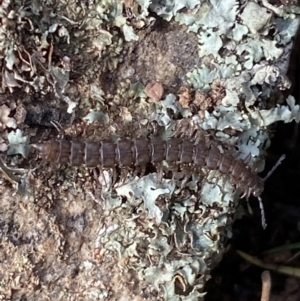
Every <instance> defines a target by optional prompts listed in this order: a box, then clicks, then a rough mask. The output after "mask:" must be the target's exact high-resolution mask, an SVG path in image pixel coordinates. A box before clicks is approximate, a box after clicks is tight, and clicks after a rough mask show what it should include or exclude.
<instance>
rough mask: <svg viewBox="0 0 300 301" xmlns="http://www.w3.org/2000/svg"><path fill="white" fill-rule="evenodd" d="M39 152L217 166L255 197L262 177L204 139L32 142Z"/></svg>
mask: <svg viewBox="0 0 300 301" xmlns="http://www.w3.org/2000/svg"><path fill="white" fill-rule="evenodd" d="M32 146H33V147H34V148H36V149H37V150H38V151H39V152H40V156H41V157H42V158H45V159H46V160H48V161H54V162H56V163H61V164H70V165H71V166H80V165H83V164H84V165H85V166H87V167H96V166H100V167H102V168H113V167H115V166H119V167H120V168H132V169H133V168H141V170H145V166H146V165H147V164H148V163H151V164H153V165H159V164H160V163H161V162H162V161H164V160H165V161H167V162H168V165H169V166H170V169H171V168H172V169H173V168H174V169H175V170H172V171H173V172H177V171H178V170H179V169H181V170H183V171H186V173H191V172H197V171H200V170H201V169H203V168H205V169H207V170H218V171H219V172H220V173H222V174H224V175H227V176H229V177H230V179H231V181H232V184H234V185H235V186H236V187H239V188H241V190H242V191H243V192H244V194H245V195H248V196H249V195H250V194H253V195H254V196H257V197H259V196H260V195H261V193H262V192H263V189H264V183H263V180H262V179H261V178H260V177H259V176H257V175H256V174H255V173H254V172H253V171H252V170H251V168H250V167H249V166H247V165H246V163H245V162H244V161H243V160H241V159H236V158H235V157H234V155H233V154H231V153H230V152H229V151H227V152H225V153H221V151H220V150H219V148H218V147H217V146H216V145H215V144H211V145H210V146H207V145H206V144H205V142H204V141H200V142H198V143H193V142H191V141H190V140H188V139H184V138H170V139H168V140H166V141H164V140H162V139H160V138H158V137H151V138H137V139H120V140H118V141H117V142H114V141H112V140H102V141H85V142H81V141H68V140H49V141H46V142H43V143H39V144H33V145H32Z"/></svg>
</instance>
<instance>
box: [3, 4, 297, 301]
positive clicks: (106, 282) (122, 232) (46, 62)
mask: <svg viewBox="0 0 300 301" xmlns="http://www.w3.org/2000/svg"><path fill="white" fill-rule="evenodd" d="M299 14H300V9H299V6H297V5H289V4H286V5H281V6H274V5H272V4H270V3H269V2H267V1H261V2H260V3H257V2H254V1H244V2H243V4H241V3H240V2H238V1H236V0H230V1H222V0H211V1H192V0H189V1H184V0H182V1H173V0H164V1H148V0H136V1H115V0H105V1H103V0H95V1H88V2H82V1H81V2H80V1H79V2H78V1H65V0H62V1H59V2H57V3H56V4H55V5H53V3H52V2H51V1H46V0H45V1H31V2H30V3H28V2H26V1H23V0H18V1H9V0H7V1H2V3H1V4H0V19H1V24H2V26H1V28H0V64H1V69H2V72H1V74H2V76H1V83H2V85H1V89H0V90H1V91H0V92H1V95H0V151H1V153H2V154H3V158H4V161H2V160H1V161H0V170H1V174H0V184H1V185H0V195H1V200H0V202H1V206H0V207H1V210H0V223H1V225H2V226H1V232H0V235H1V241H2V244H1V252H0V254H1V256H2V258H1V260H0V272H1V285H0V298H1V299H3V300H21V299H26V300H45V299H52V300H172V301H173V300H174V301H177V300H178V301H180V300H182V301H194V300H203V296H204V295H205V292H204V285H205V282H206V280H207V279H208V278H209V277H210V270H211V269H212V268H213V267H214V266H215V265H216V264H217V263H218V262H219V261H220V260H221V258H222V255H223V254H224V252H225V246H226V241H227V239H228V238H229V237H230V236H231V226H232V223H233V219H234V216H235V213H236V212H235V210H236V207H237V204H238V200H239V196H240V194H239V190H236V189H235V188H234V187H233V185H232V183H231V181H230V177H228V176H226V175H225V176H224V175H221V174H220V173H219V172H218V171H215V170H210V171H209V170H206V168H205V166H204V168H203V169H201V170H195V169H193V168H191V167H190V166H189V167H188V168H187V169H188V170H191V171H193V172H191V174H190V177H189V178H188V179H187V181H186V183H185V185H183V186H184V187H182V182H183V178H184V170H181V171H177V172H175V171H174V170H173V171H174V172H173V173H171V174H167V173H166V174H164V177H163V179H160V174H159V173H158V172H156V171H157V170H155V168H153V166H152V167H149V168H147V169H146V174H145V175H143V176H141V175H139V174H135V173H134V172H133V171H130V170H129V171H128V173H127V171H126V170H122V167H121V168H119V169H121V171H120V170H118V171H117V173H116V172H115V171H114V170H110V169H108V170H99V169H94V170H90V169H87V168H85V167H83V166H80V167H71V166H63V167H61V166H57V165H56V164H55V163H54V162H51V163H47V162H44V161H41V160H40V159H38V158H37V155H36V154H35V153H34V152H31V151H30V143H37V142H38V141H41V140H42V141H43V140H46V139H50V138H53V137H54V138H56V137H57V135H58V134H59V135H62V134H64V135H68V136H71V138H70V139H79V140H84V141H85V140H89V139H92V140H103V139H110V140H112V141H117V140H118V139H119V138H120V137H124V136H128V137H130V139H134V138H137V137H139V136H144V137H148V136H149V135H158V136H159V137H160V138H162V139H168V138H170V137H172V136H174V135H179V136H184V137H186V138H187V139H194V141H197V139H203V136H204V137H205V139H207V140H209V142H213V143H216V144H217V145H218V147H219V148H220V151H222V152H226V151H227V152H228V151H229V152H236V157H237V158H243V159H245V158H246V160H247V162H248V165H249V166H250V167H251V168H252V169H253V170H256V171H259V170H262V169H263V165H264V161H263V159H262V154H263V151H264V149H265V148H266V147H268V146H269V144H270V132H269V131H268V130H267V126H269V125H271V124H273V123H274V122H276V121H284V122H291V121H292V120H296V121H297V122H299V121H300V113H299V112H300V110H299V105H297V104H295V100H294V98H293V96H291V95H290V96H288V97H287V98H285V96H284V95H283V94H282V90H285V89H288V88H289V86H290V81H289V79H288V78H287V77H286V72H287V68H288V63H289V56H290V52H291V49H292V44H293V38H294V36H295V35H296V33H297V30H298V28H299V22H300V16H299ZM55 127H56V128H57V129H58V130H59V133H57V129H55ZM203 133H204V135H203ZM210 139H211V140H210ZM162 165H163V166H165V167H166V165H167V162H162ZM119 167H120V166H119ZM167 169H168V170H171V171H172V166H168V168H167ZM115 176H117V177H116V181H114V178H115ZM15 190H17V192H18V193H17V194H14V193H15Z"/></svg>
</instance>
